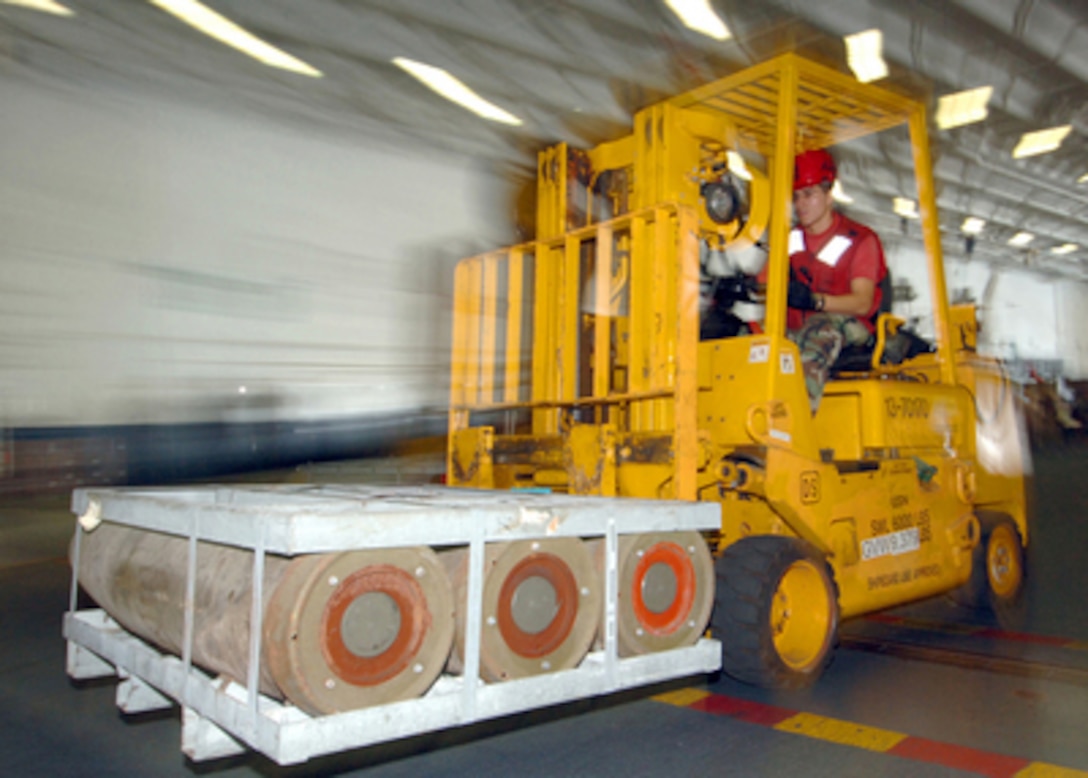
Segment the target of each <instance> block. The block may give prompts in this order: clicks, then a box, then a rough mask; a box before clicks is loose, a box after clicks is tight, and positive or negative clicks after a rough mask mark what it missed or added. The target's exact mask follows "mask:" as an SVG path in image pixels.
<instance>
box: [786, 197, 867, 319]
mask: <svg viewBox="0 0 1088 778" xmlns="http://www.w3.org/2000/svg"><path fill="white" fill-rule="evenodd" d="M789 252H790V268H791V270H792V272H793V273H794V274H796V275H797V277H798V278H799V279H800V280H801V281H802V282H803V283H804V284H806V285H807V286H809V287H810V288H811V289H812V291H814V292H818V293H822V294H829V295H843V294H849V293H850V282H851V281H853V280H854V279H855V278H868V279H869V280H870V281H872V282H873V285H874V286H875V287H876V289H875V290H874V293H873V304H872V306H870V308H869V311H868V313H867V314H866V315H865V316H859V317H857V318H858V320H859V321H861V323H862V324H864V325H865V326H866V327H868V328H869V331H870V332H872V331H873V322H872V318H873V315H874V314H875V313H876V312H877V311H878V310H879V309H880V303H881V298H882V296H883V295H882V293H881V290H880V282H881V281H882V280H884V276H886V275H887V273H888V268H887V264H886V263H885V261H884V249H883V247H882V246H881V245H880V238H878V237H877V235H876V233H875V232H873V231H872V230H870V229H869V228H868V227H866V226H865V225H863V224H858V223H857V222H856V221H854V220H853V219H848V218H847V217H845V216H843V215H842V214H841V213H838V212H836V213H835V214H834V216H833V218H832V222H831V226H830V227H829V228H828V229H827V230H825V231H824V232H822V233H820V234H819V235H809V234H808V233H807V232H806V231H805V230H802V229H801V228H799V227H795V228H794V229H793V230H791V231H790V245H789ZM813 313H815V311H799V310H797V309H795V308H790V309H789V311H788V313H787V319H786V326H787V327H789V328H790V329H791V330H795V329H798V328H800V327H801V325H802V324H804V322H805V319H807V318H808V317H809V316H811V315H812V314H813Z"/></svg>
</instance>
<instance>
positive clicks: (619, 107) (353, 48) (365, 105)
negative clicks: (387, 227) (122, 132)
mask: <svg viewBox="0 0 1088 778" xmlns="http://www.w3.org/2000/svg"><path fill="white" fill-rule="evenodd" d="M60 1H61V2H63V3H64V4H66V5H67V6H69V7H70V8H71V9H72V10H74V11H75V16H72V17H58V16H51V15H47V14H43V13H38V12H34V11H30V10H25V9H22V8H17V7H12V6H4V5H0V72H3V73H5V74H7V75H9V76H11V77H15V78H24V79H30V80H33V81H35V82H37V83H63V84H65V85H73V86H77V87H80V86H86V87H101V86H104V87H109V88H113V89H124V90H132V91H133V92H135V93H137V94H141V93H146V92H148V91H153V92H155V93H159V94H163V95H165V96H167V97H169V98H171V99H178V100H184V101H195V102H199V103H201V104H203V105H211V106H214V107H215V108H216V109H217V110H227V111H244V112H249V113H258V114H261V115H263V116H265V117H266V118H271V119H274V120H276V121H282V122H289V123H293V124H295V125H297V126H299V127H301V128H303V129H307V128H310V129H312V130H316V129H318V128H320V129H322V130H333V131H337V132H347V133H352V134H359V133H362V134H367V135H376V136H384V137H392V136H405V135H407V136H410V137H414V138H416V139H419V140H423V141H425V142H426V143H428V144H431V145H434V146H436V147H440V148H445V149H450V150H453V151H456V152H461V153H468V154H472V155H474V156H476V157H478V158H480V159H483V160H487V161H491V162H495V163H498V164H502V165H505V166H508V168H509V169H510V170H512V171H517V172H520V173H521V174H524V175H529V174H530V173H531V171H532V169H533V167H534V165H535V153H536V151H537V150H538V149H540V148H541V147H542V146H544V145H546V144H549V143H552V142H555V141H558V140H565V141H569V142H572V143H574V144H577V145H581V146H589V145H593V144H595V143H598V142H600V141H602V140H606V139H609V138H612V137H616V136H617V135H619V134H622V133H624V132H626V131H627V128H628V126H629V121H630V117H631V114H632V113H633V112H634V111H635V110H637V109H639V108H641V107H643V106H645V105H648V104H650V103H652V102H654V101H656V100H658V99H660V98H663V97H665V96H668V95H671V94H675V93H677V92H679V91H683V90H686V89H690V88H692V87H694V86H696V85H698V84H700V83H703V82H706V81H709V80H712V79H714V78H717V77H720V76H722V75H725V74H727V73H730V72H732V71H734V70H736V69H738V68H741V67H744V66H746V65H748V64H752V63H755V62H759V61H761V60H763V59H766V58H768V57H770V56H773V55H775V54H778V53H780V52H782V51H786V50H794V51H798V52H800V53H803V54H807V55H809V56H814V57H816V58H819V59H823V60H825V61H829V62H831V63H833V64H837V65H840V66H842V67H844V69H845V66H844V62H845V54H844V47H843V43H842V36H843V35H846V34H849V33H853V32H859V31H861V30H864V29H869V28H872V27H877V28H879V29H881V30H882V31H883V33H884V36H885V57H886V58H887V59H888V60H889V63H890V64H891V67H892V74H891V76H890V78H891V79H892V80H893V81H895V82H897V83H899V84H901V85H904V86H906V87H908V88H910V89H912V90H915V91H917V92H918V93H920V94H926V95H929V96H930V99H931V100H932V101H934V103H935V100H936V97H937V96H940V95H942V94H948V93H950V92H954V91H958V90H961V89H968V88H973V87H977V86H984V85H987V84H989V85H992V86H993V87H994V93H993V98H992V99H991V101H990V116H989V119H988V120H987V121H985V122H982V123H978V124H974V125H969V126H965V127H961V128H957V129H954V130H950V131H943V132H938V131H935V132H934V143H935V146H934V159H935V160H936V175H937V179H938V193H939V205H940V210H941V216H942V229H943V230H944V231H945V246H946V251H948V252H949V253H950V254H962V252H963V241H962V240H961V239H960V237H959V229H960V225H961V223H962V222H963V219H964V218H965V217H966V216H978V217H981V218H983V219H986V220H987V226H986V229H985V231H984V232H983V234H982V235H981V236H979V238H978V239H977V241H976V245H975V250H974V255H973V256H974V257H975V258H976V259H980V260H985V261H988V262H992V263H994V264H997V265H1001V266H1008V267H1013V266H1015V267H1023V266H1027V267H1028V268H1031V269H1034V270H1037V271H1040V272H1044V273H1054V274H1057V275H1060V276H1063V277H1073V278H1078V279H1081V280H1088V183H1086V184H1079V185H1078V184H1077V179H1078V178H1080V177H1081V176H1083V175H1084V174H1085V173H1088V2H1086V1H1085V0H913V1H912V0H820V2H812V0H762V1H761V2H753V0H747V2H740V1H737V0H713V2H712V5H713V6H714V8H715V9H716V10H717V11H718V13H719V15H720V16H721V17H722V18H723V19H724V20H725V21H726V23H727V24H728V25H729V27H730V29H731V30H732V31H733V33H734V36H735V37H734V38H733V39H732V40H729V41H725V42H718V41H715V40H712V39H710V38H707V37H705V36H702V35H699V34H697V33H694V32H691V31H689V30H686V29H685V28H684V27H682V26H681V25H680V24H679V22H678V21H677V20H676V19H675V18H674V16H673V15H672V13H671V12H670V11H669V10H668V8H667V7H666V6H665V4H664V2H662V0H305V2H303V1H302V0H205V3H206V4H207V5H209V6H211V7H213V8H214V9H216V10H217V11H219V12H220V13H222V14H223V15H225V16H227V17H228V18H230V19H231V20H233V21H235V22H237V23H238V24H240V25H242V26H243V27H245V28H247V29H248V30H249V31H251V32H253V33H254V34H256V35H258V36H260V37H261V38H263V39H265V40H266V41H268V42H270V43H272V44H274V45H276V46H278V47H280V48H282V49H284V50H286V51H288V52H290V53H291V54H293V55H295V56H296V57H298V58H300V59H302V60H303V61H305V62H307V63H308V64H310V65H312V66H314V67H316V68H318V69H319V70H321V71H322V72H323V73H324V74H325V75H324V77H323V78H317V79H315V78H309V77H306V76H302V75H296V74H293V73H290V72H286V71H280V70H275V69H273V68H269V67H266V66H264V65H261V64H259V63H258V62H256V61H254V60H252V59H250V58H248V57H246V56H244V55H242V54H239V53H237V52H235V51H234V50H233V49H229V48H227V47H225V46H223V45H221V44H219V43H217V42H216V41H214V40H212V39H210V38H207V37H205V36H203V35H201V34H200V33H198V32H196V31H195V30H193V29H191V28H189V27H187V26H186V25H184V24H182V23H181V22H179V21H177V20H176V19H175V18H174V17H172V16H170V15H168V14H166V13H165V12H163V11H161V10H159V9H158V8H156V7H154V6H152V5H151V4H150V3H148V2H146V0H60ZM395 56H405V57H409V58H412V59H417V60H420V61H423V62H426V63H428V64H431V65H436V66H439V67H443V68H446V69H447V70H449V71H451V72H452V73H454V74H455V75H456V76H458V77H459V78H460V79H461V80H463V81H464V82H466V83H467V84H469V85H470V86H471V87H472V88H474V89H475V90H476V91H477V92H479V93H480V94H482V95H483V96H485V97H486V98H488V99H489V100H491V101H492V102H494V103H496V104H498V105H500V106H501V107H503V108H505V109H506V110H508V111H511V112H512V113H514V114H516V115H518V116H519V117H521V118H522V119H523V120H524V125H523V126H521V127H518V128H509V127H504V126H501V125H497V124H493V123H490V122H487V121H485V120H483V119H479V118H478V117H476V116H475V115H472V114H470V113H468V112H467V111H465V110H464V109H462V108H459V107H457V106H455V105H453V104H451V103H447V102H446V101H444V100H442V99H441V98H438V97H437V96H436V95H434V94H433V93H432V92H430V91H429V90H427V89H426V88H425V87H423V86H422V85H421V84H419V83H417V82H416V81H415V80H413V79H412V78H411V77H410V76H408V75H407V74H405V73H403V72H402V71H400V70H399V69H398V68H396V67H395V66H393V65H392V64H391V63H390V60H391V59H392V58H393V57H395ZM1061 124H1072V125H1073V132H1072V133H1071V134H1070V135H1069V136H1068V137H1067V138H1066V140H1065V142H1064V143H1063V145H1062V147H1061V149H1059V150H1058V151H1057V152H1054V153H1051V154H1046V155H1041V156H1037V157H1032V158H1028V159H1024V160H1013V159H1012V157H1011V151H1012V149H1013V147H1014V146H1015V145H1016V142H1017V141H1018V140H1019V137H1020V135H1021V134H1022V133H1023V132H1026V131H1030V130H1037V129H1044V128H1047V127H1051V126H1054V125H1061ZM837 152H838V154H837V155H838V157H839V160H840V168H841V173H842V178H843V180H844V185H845V188H846V189H847V191H848V192H849V193H850V194H851V195H852V196H854V197H855V199H856V202H855V203H854V204H853V205H852V206H851V211H852V212H853V213H855V214H857V215H858V217H859V218H861V219H863V220H865V221H867V222H869V223H870V224H872V225H873V226H874V227H876V228H878V229H880V230H881V231H882V233H883V234H885V235H886V236H890V237H891V239H892V240H896V239H898V238H897V237H896V236H899V235H900V234H901V232H902V229H903V225H902V224H901V223H900V220H899V217H897V216H895V215H894V214H892V213H891V199H892V197H895V196H905V197H914V195H915V192H914V185H913V179H912V176H911V173H910V171H911V163H910V148H909V144H908V142H907V140H906V133H905V132H903V133H884V134H882V135H880V136H877V137H871V138H868V139H865V140H863V141H860V142H853V143H851V144H849V145H848V146H847V147H846V148H842V149H837ZM1019 230H1027V231H1030V232H1032V233H1035V234H1036V235H1037V236H1038V237H1037V238H1036V240H1035V241H1034V242H1033V243H1032V244H1031V246H1029V247H1028V249H1027V250H1021V249H1014V248H1011V247H1009V246H1008V245H1007V244H1006V241H1007V240H1008V238H1009V237H1011V236H1012V235H1013V234H1014V233H1015V232H1017V231H1019ZM917 232H918V227H917V224H916V223H910V224H907V225H906V232H905V234H906V235H907V236H908V238H907V239H910V236H913V235H917ZM887 239H888V237H886V240H887ZM1063 243H1075V244H1078V245H1079V246H1080V247H1081V248H1080V249H1079V250H1078V251H1077V252H1075V253H1073V254H1070V255H1068V256H1065V257H1057V256H1054V255H1052V254H1051V253H1050V248H1052V247H1054V246H1056V245H1060V244H1063Z"/></svg>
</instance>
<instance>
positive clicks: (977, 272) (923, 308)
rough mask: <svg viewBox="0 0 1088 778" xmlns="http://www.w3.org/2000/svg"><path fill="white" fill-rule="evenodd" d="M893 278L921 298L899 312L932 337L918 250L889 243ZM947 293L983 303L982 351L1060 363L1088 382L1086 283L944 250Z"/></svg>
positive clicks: (925, 280)
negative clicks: (963, 294)
mask: <svg viewBox="0 0 1088 778" xmlns="http://www.w3.org/2000/svg"><path fill="white" fill-rule="evenodd" d="M885 248H886V249H887V255H888V266H889V268H890V270H891V272H892V277H893V278H894V279H895V280H896V281H897V282H898V281H903V280H906V281H909V282H910V284H911V286H912V287H913V289H914V291H915V292H916V293H917V295H918V298H917V299H916V300H913V301H912V302H910V303H901V302H899V303H896V304H895V311H896V313H898V314H900V315H903V316H906V317H908V318H909V317H919V323H918V330H919V331H920V332H922V333H923V334H925V335H927V336H931V335H932V333H933V318H932V305H931V304H930V299H931V298H930V295H929V286H928V284H929V281H928V278H927V275H926V270H925V267H926V265H925V255H924V254H923V252H922V250H921V248H920V247H917V246H914V245H911V244H909V243H906V242H903V241H901V240H896V239H894V238H893V239H891V240H886V241H885ZM945 252H946V253H945V278H946V283H947V286H948V293H949V295H950V296H954V295H955V293H956V291H957V290H960V289H964V290H968V291H969V293H970V294H971V295H972V297H973V299H974V300H975V301H976V302H977V303H978V304H979V316H980V323H981V331H980V333H979V350H980V351H985V353H987V354H992V355H994V356H998V357H1003V358H1010V359H1011V358H1019V359H1025V360H1058V359H1060V360H1062V363H1063V370H1064V372H1065V375H1066V376H1067V377H1069V378H1074V379H1078V380H1083V379H1085V378H1088V284H1083V283H1077V282H1075V281H1071V280H1068V279H1059V278H1054V277H1051V276H1044V275H1041V274H1038V273H1033V272H1030V271H1027V270H1023V271H1022V270H1012V269H1001V268H996V269H995V268H994V267H993V266H991V265H989V264H987V263H985V262H982V261H979V260H970V259H965V258H964V257H963V256H962V255H960V254H959V253H958V252H956V251H950V249H949V247H948V246H945Z"/></svg>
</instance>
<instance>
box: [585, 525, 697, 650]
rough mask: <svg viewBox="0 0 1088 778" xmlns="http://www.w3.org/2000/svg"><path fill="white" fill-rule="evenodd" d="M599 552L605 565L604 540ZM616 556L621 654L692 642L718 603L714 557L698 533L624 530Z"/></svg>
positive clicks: (602, 567) (617, 633)
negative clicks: (642, 532)
mask: <svg viewBox="0 0 1088 778" xmlns="http://www.w3.org/2000/svg"><path fill="white" fill-rule="evenodd" d="M595 551H596V557H597V564H598V567H599V569H601V570H604V569H605V568H604V564H605V559H604V552H605V546H604V542H603V541H598V542H597V544H596V549H595ZM616 561H617V564H616V569H617V579H618V586H617V592H616V598H617V601H616V622H617V624H616V627H617V628H616V638H617V644H618V645H617V650H618V652H619V655H620V656H635V655H638V654H645V653H649V652H653V651H666V650H668V649H672V648H678V647H681V646H688V645H692V644H694V643H695V642H696V641H697V640H698V639H699V637H700V636H701V635H702V634H703V631H704V630H705V629H706V625H707V622H708V621H709V619H710V611H711V608H712V607H713V605H714V562H713V560H712V559H711V557H710V550H709V549H708V548H707V545H706V542H705V541H704V540H703V538H702V537H701V536H700V535H699V533H698V532H694V531H684V532H650V533H644V534H640V535H620V537H619V544H618V548H617V560H616Z"/></svg>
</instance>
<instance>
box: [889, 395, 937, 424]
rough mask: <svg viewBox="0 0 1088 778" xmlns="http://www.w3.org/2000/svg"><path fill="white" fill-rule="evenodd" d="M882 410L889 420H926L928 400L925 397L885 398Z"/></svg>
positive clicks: (927, 416)
mask: <svg viewBox="0 0 1088 778" xmlns="http://www.w3.org/2000/svg"><path fill="white" fill-rule="evenodd" d="M884 410H885V411H886V412H887V414H888V418H889V419H928V418H929V400H927V399H926V398H925V397H887V398H885V400H884Z"/></svg>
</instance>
